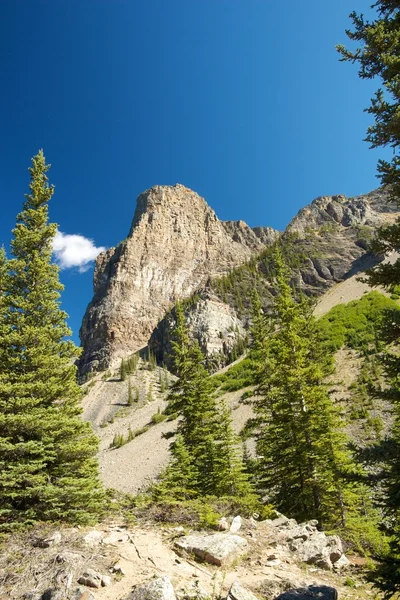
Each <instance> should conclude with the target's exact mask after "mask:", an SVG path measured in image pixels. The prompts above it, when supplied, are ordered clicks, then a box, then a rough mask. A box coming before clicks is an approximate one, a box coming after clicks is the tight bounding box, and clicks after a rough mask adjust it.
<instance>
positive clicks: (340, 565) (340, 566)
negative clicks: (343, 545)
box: [333, 554, 351, 571]
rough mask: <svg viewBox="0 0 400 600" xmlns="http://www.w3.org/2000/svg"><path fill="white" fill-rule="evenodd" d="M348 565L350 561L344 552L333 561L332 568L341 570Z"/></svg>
mask: <svg viewBox="0 0 400 600" xmlns="http://www.w3.org/2000/svg"><path fill="white" fill-rule="evenodd" d="M350 566H351V562H350V561H349V559H348V558H347V556H346V555H345V554H342V556H341V557H340V558H339V559H338V560H337V561H335V563H334V565H333V568H334V570H335V571H341V570H343V569H348V568H349V567H350Z"/></svg>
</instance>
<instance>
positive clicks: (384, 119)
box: [338, 0, 400, 597]
mask: <svg viewBox="0 0 400 600" xmlns="http://www.w3.org/2000/svg"><path fill="white" fill-rule="evenodd" d="M373 6H374V8H375V9H376V11H377V15H376V18H375V19H374V20H373V21H366V20H365V19H364V17H363V16H362V15H357V14H356V13H355V12H353V13H352V14H351V18H352V21H353V31H350V30H348V31H346V33H347V35H348V37H349V38H350V40H352V41H354V42H357V43H360V46H359V47H358V48H357V49H356V50H355V51H354V52H353V51H350V50H348V49H346V48H345V47H344V46H338V50H339V52H340V53H341V54H342V57H343V60H347V61H351V62H353V63H358V65H359V76H360V77H361V78H363V79H374V78H379V79H380V80H381V82H382V84H383V88H381V89H378V90H377V92H376V93H375V96H374V97H373V98H372V100H371V105H370V107H369V108H368V109H367V112H368V113H369V114H371V115H372V116H373V117H374V124H373V125H371V126H370V127H369V128H368V131H367V137H366V141H368V142H369V143H370V144H371V147H372V148H379V147H382V148H384V147H389V148H391V149H393V158H392V159H391V160H390V161H386V160H379V162H378V173H379V177H380V179H381V182H382V184H384V185H386V186H387V191H388V192H389V199H390V201H392V202H394V203H395V204H397V206H400V156H399V153H398V148H399V145H400V126H399V122H400V120H399V114H400V113H399V103H400V60H399V56H400V1H399V0H377V2H376V3H375V4H374V5H373ZM373 249H374V250H375V252H376V253H380V254H386V255H387V254H389V253H390V252H392V251H395V252H397V253H398V252H399V251H400V219H397V220H396V222H395V223H394V224H392V225H388V226H385V227H382V228H380V229H379V230H378V233H377V239H376V240H375V242H374V243H373ZM368 280H369V283H370V284H371V285H383V286H385V287H386V288H388V289H391V288H393V287H395V286H398V285H399V284H400V260H399V259H397V260H395V261H394V262H391V263H381V264H380V265H378V266H377V267H375V268H374V269H373V270H371V271H369V274H368ZM392 317H393V315H392V314H389V315H388V320H387V324H386V328H387V329H392V330H393V332H392V335H391V337H392V341H396V342H397V343H398V341H399V323H398V319H396V318H395V319H394V321H395V322H394V323H393V322H392V321H393V318H392ZM393 325H394V326H393ZM396 334H397V339H395V337H396ZM385 363H386V367H387V374H388V376H389V378H390V381H391V390H390V392H391V396H392V399H393V410H394V416H395V426H394V428H393V431H392V438H393V442H394V452H393V456H392V459H391V463H390V465H389V467H390V470H389V476H388V487H389V489H388V496H389V497H388V506H387V508H388V512H389V516H390V518H391V520H392V522H393V523H394V527H393V533H394V538H393V542H392V556H391V559H390V561H389V563H388V564H387V565H385V566H384V567H383V569H382V571H381V573H380V574H378V575H377V583H378V584H379V586H380V587H381V589H382V590H383V591H384V592H385V594H386V595H387V596H388V597H390V596H391V595H392V594H395V593H397V592H399V591H400V528H399V526H398V523H399V519H400V484H399V481H400V479H399V475H400V384H399V382H400V361H399V359H398V356H396V355H390V353H388V354H387V355H386V357H385Z"/></svg>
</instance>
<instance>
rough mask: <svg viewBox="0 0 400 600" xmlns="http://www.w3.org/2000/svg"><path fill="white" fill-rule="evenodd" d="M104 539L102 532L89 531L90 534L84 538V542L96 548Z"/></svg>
mask: <svg viewBox="0 0 400 600" xmlns="http://www.w3.org/2000/svg"><path fill="white" fill-rule="evenodd" d="M103 537H104V535H103V533H102V532H101V531H97V529H94V530H93V531H89V533H87V534H86V535H85V536H84V538H83V541H84V542H85V544H88V545H89V546H95V545H96V544H100V542H101V541H102V539H103Z"/></svg>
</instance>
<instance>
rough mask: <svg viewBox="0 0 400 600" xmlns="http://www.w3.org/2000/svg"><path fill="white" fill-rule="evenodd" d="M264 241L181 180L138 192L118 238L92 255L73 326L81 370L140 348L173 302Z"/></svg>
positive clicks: (100, 365)
mask: <svg viewBox="0 0 400 600" xmlns="http://www.w3.org/2000/svg"><path fill="white" fill-rule="evenodd" d="M267 238H268V234H267V233H266V232H264V234H263V235H261V234H260V235H259V236H257V235H256V233H254V231H253V230H252V229H251V228H250V227H248V226H247V225H245V224H244V223H242V222H239V223H222V222H221V221H219V220H218V218H217V216H216V215H215V213H214V211H213V210H211V208H210V207H209V206H208V205H207V203H206V202H205V201H204V199H203V198H201V197H200V196H199V195H198V194H196V193H195V192H193V191H191V190H189V189H188V188H186V187H184V186H182V185H175V186H155V187H153V188H151V189H149V190H147V191H146V192H144V193H143V194H141V195H140V196H139V197H138V199H137V207H136V212H135V216H134V219H133V222H132V227H131V230H130V232H129V235H128V237H127V238H126V240H124V241H123V242H121V244H120V245H119V246H118V247H116V248H111V249H109V250H107V251H106V252H103V253H102V254H100V255H99V257H98V258H97V261H96V267H95V273H94V297H93V300H92V302H91V303H90V304H89V306H88V308H87V310H86V314H85V316H84V319H83V323H82V327H81V330H80V338H81V342H82V346H83V355H82V358H81V361H80V371H81V373H85V372H88V371H91V370H97V369H104V368H106V367H107V366H109V365H110V364H115V363H116V361H118V360H119V359H120V358H121V357H124V356H127V355H129V354H130V353H133V352H136V351H137V350H139V349H140V348H142V347H143V346H145V345H146V344H147V342H148V339H149V337H150V335H151V333H152V331H153V329H154V328H155V327H156V325H157V323H158V322H159V321H160V320H161V319H162V318H163V317H164V315H165V314H166V312H167V311H168V309H170V308H171V306H172V305H173V304H174V303H175V302H176V301H177V300H178V299H180V298H185V297H188V296H190V295H191V294H192V293H193V292H194V291H196V290H197V289H199V288H200V287H201V286H203V285H204V284H205V283H206V282H207V280H208V279H209V277H213V276H217V275H223V274H225V273H227V272H229V271H230V270H231V269H232V268H234V267H236V266H238V265H240V264H242V263H244V262H245V261H246V260H248V259H249V258H250V257H251V256H252V255H253V254H254V253H257V252H260V251H261V250H262V249H263V248H264V247H265V241H262V239H263V240H265V239H267Z"/></svg>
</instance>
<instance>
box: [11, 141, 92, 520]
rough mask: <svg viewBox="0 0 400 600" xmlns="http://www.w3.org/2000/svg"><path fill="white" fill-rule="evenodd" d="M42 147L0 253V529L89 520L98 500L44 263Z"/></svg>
mask: <svg viewBox="0 0 400 600" xmlns="http://www.w3.org/2000/svg"><path fill="white" fill-rule="evenodd" d="M48 169H49V165H46V163H45V158H44V155H43V152H42V151H40V152H39V153H38V154H37V155H36V156H35V157H34V158H33V159H32V167H31V168H30V169H29V171H30V175H31V182H30V186H29V187H30V193H29V194H27V195H26V201H25V203H24V206H23V211H22V212H21V213H20V214H19V215H18V217H17V225H16V227H15V229H14V231H13V234H14V239H13V241H12V246H11V249H12V256H13V258H11V260H10V261H9V262H8V264H7V265H6V269H5V261H4V253H3V252H2V254H1V259H0V265H1V266H0V280H2V282H1V283H0V287H1V290H2V295H1V315H0V316H1V327H2V329H1V331H2V333H4V331H6V333H7V335H6V336H4V335H0V529H1V530H10V529H12V528H15V527H18V526H23V525H26V524H29V523H32V522H34V521H36V520H66V521H70V522H75V523H89V522H92V521H94V520H95V518H96V515H97V514H98V512H99V509H100V508H101V503H102V498H103V493H102V490H101V486H100V483H99V479H98V467H97V460H96V451H97V438H96V437H95V436H94V435H93V433H92V431H91V427H90V425H89V424H88V423H85V422H83V421H82V420H81V418H80V413H81V408H80V398H81V392H80V389H79V387H78V385H77V382H76V369H75V366H74V364H73V363H74V360H75V359H76V357H77V355H78V351H77V349H76V348H75V346H74V345H73V344H72V342H70V341H66V340H65V337H66V336H68V335H70V331H69V329H68V327H67V325H66V322H65V320H66V314H65V313H64V312H63V311H62V310H60V307H59V304H60V303H59V296H60V291H61V290H62V285H61V284H60V282H59V279H58V268H57V266H56V265H54V264H52V262H51V255H52V240H53V238H54V235H55V232H56V226H55V225H54V224H50V225H49V224H48V202H49V200H50V198H51V196H52V195H53V192H54V188H53V186H50V185H49V184H48V179H47V175H46V173H47V171H48Z"/></svg>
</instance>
